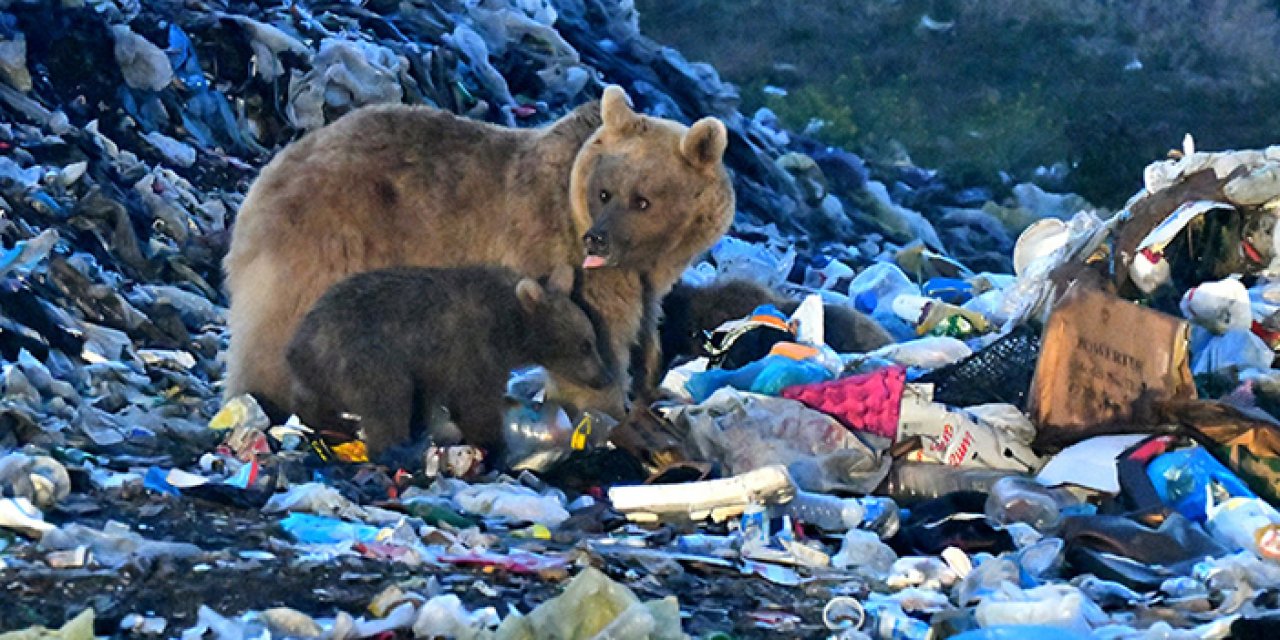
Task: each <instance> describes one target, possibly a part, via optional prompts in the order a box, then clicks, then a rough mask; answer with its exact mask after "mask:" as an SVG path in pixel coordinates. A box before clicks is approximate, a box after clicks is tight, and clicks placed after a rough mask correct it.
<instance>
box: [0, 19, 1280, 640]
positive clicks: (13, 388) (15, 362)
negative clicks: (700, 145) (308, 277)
mask: <svg viewBox="0 0 1280 640" xmlns="http://www.w3.org/2000/svg"><path fill="white" fill-rule="evenodd" d="M2 15H3V20H0V39H2V40H0V110H2V112H3V114H4V117H3V121H2V122H0V196H2V197H3V202H2V203H0V207H3V212H4V215H3V218H2V220H3V222H2V223H0V234H2V237H3V252H2V253H0V279H2V281H3V287H0V310H2V311H3V312H2V313H0V357H2V358H3V360H4V363H3V380H2V384H3V390H4V396H3V400H2V401H0V633H2V632H12V633H11V634H9V633H3V634H2V635H0V638H42V637H58V638H68V639H71V638H76V639H80V638H89V637H90V636H102V635H111V636H133V635H137V636H164V637H174V636H182V637H184V638H193V639H194V638H203V637H212V638H249V637H262V636H263V634H267V633H269V634H271V635H272V636H290V637H326V638H367V637H374V636H386V637H393V636H394V637H457V638H588V637H600V638H649V637H652V638H668V637H687V636H699V637H776V636H778V635H785V636H789V637H790V636H799V637H831V636H835V637H841V638H865V637H870V638H927V637H937V638H941V637H950V636H956V637H967V638H1004V637H1025V636H1027V635H1030V634H1036V635H1038V636H1041V637H1052V638H1057V637H1062V638H1074V637H1090V636H1092V637H1105V638H1129V637H1142V638H1184V637H1185V638H1221V637H1229V636H1234V637H1249V636H1251V635H1254V636H1267V637H1269V636H1268V634H1270V635H1274V633H1275V628H1276V625H1277V624H1280V617H1278V615H1277V613H1276V612H1277V610H1278V609H1280V602H1278V598H1277V595H1278V594H1280V564H1278V563H1280V513H1277V511H1276V509H1275V506H1274V505H1275V503H1276V501H1277V500H1278V499H1280V437H1278V436H1280V434H1278V432H1277V416H1280V377H1278V376H1277V371H1276V370H1275V369H1273V365H1274V363H1275V349H1276V348H1277V346H1278V345H1280V290H1277V288H1276V287H1277V282H1280V280H1277V279H1276V274H1277V271H1276V268H1277V267H1276V259H1277V256H1278V255H1280V251H1277V248H1276V240H1275V233H1274V226H1275V221H1276V216H1277V215H1280V148H1277V147H1272V148H1269V149H1265V150H1255V151H1239V152H1223V153H1204V152H1199V151H1197V150H1195V149H1194V144H1193V143H1192V142H1191V141H1190V139H1188V141H1187V142H1186V143H1185V144H1184V146H1183V149H1181V150H1178V151H1176V152H1174V153H1172V154H1171V156H1170V158H1169V159H1167V160H1161V161H1158V162H1154V163H1152V164H1151V165H1150V166H1149V167H1148V169H1147V171H1146V173H1145V175H1144V176H1143V177H1144V181H1145V188H1144V189H1143V190H1142V191H1141V192H1139V193H1138V194H1136V195H1135V197H1134V199H1133V200H1132V201H1131V202H1130V203H1129V204H1128V206H1126V207H1125V208H1124V209H1123V210H1122V211H1119V212H1115V213H1108V212H1103V211H1097V210H1094V209H1092V208H1091V207H1089V206H1088V203H1085V202H1084V201H1082V200H1081V199H1079V198H1078V197H1076V196H1072V195H1070V194H1052V193H1046V192H1044V191H1043V190H1041V189H1039V188H1038V187H1036V186H1035V185H1032V184H1025V185H1018V186H1016V187H1015V188H1014V189H1013V193H1014V196H1015V197H1014V198H1013V199H1012V200H1009V201H1004V202H992V201H991V196H990V192H987V191H985V190H983V189H981V188H968V189H964V188H958V187H956V186H954V185H948V184H947V183H946V182H945V181H944V180H943V179H942V177H941V176H939V175H937V174H936V173H935V172H931V171H929V170H926V169H921V168H917V167H910V166H901V167H868V166H867V165H866V163H864V162H862V161H861V160H860V159H859V158H858V157H857V156H856V155H854V154H852V153H849V152H846V151H843V150H840V149H835V148H829V147H825V146H823V145H821V144H818V143H816V142H814V141H813V140H812V139H809V138H808V137H806V136H804V135H801V134H796V133H795V132H789V131H786V130H783V129H782V128H780V127H779V126H778V125H777V121H776V118H773V117H772V116H771V114H769V113H768V112H767V111H761V112H759V113H756V114H753V115H752V116H751V117H747V116H744V115H743V114H741V113H739V112H738V110H737V106H738V105H737V96H736V93H735V90H734V88H733V87H732V86H730V85H728V84H725V83H723V82H721V81H720V80H719V79H718V77H717V76H716V73H715V71H714V69H711V68H710V67H708V66H706V65H699V64H693V63H689V62H688V61H686V60H684V59H683V58H682V57H681V56H680V55H679V53H677V52H675V51H673V50H670V49H665V48H661V47H658V46H657V45H655V44H654V43H653V42H651V41H650V40H648V39H646V38H645V37H644V36H642V35H641V34H640V33H639V32H638V29H637V26H636V25H637V20H636V15H635V12H634V9H633V8H632V6H631V3H629V2H606V1H603V0H580V1H574V0H564V1H559V2H551V3H547V2H541V1H539V0H467V1H459V2H425V1H413V0H406V1H404V2H400V3H390V2H371V3H366V4H363V5H355V4H317V5H305V4H302V3H292V2H291V3H286V4H282V5H263V4H252V5H249V4H246V5H234V6H232V5H227V6H222V5H205V4H198V3H196V4H192V3H185V4H183V3H172V2H146V3H136V2H116V1H114V0H89V1H88V2H65V3H58V4H53V3H47V2H33V3H21V4H16V3H15V4H10V5H8V6H7V8H6V9H5V13H3V14H2ZM606 82H609V83H618V84H621V85H623V86H624V87H625V88H626V89H627V90H628V93H629V94H630V95H631V96H632V97H633V98H634V100H635V102H636V106H637V108H639V109H641V110H644V111H646V112H648V113H650V114H652V115H657V116H662V117H668V118H673V119H677V120H681V121H684V122H689V121H690V120H692V119H693V118H695V117H700V116H703V115H714V116H717V117H719V118H721V119H723V120H724V121H725V123H726V124H727V125H728V127H729V131H730V138H731V142H730V146H729V151H728V153H727V163H728V166H729V167H730V169H731V170H732V171H733V174H734V185H735V189H736V191H737V196H738V202H739V208H740V211H739V212H738V218H737V221H736V223H735V225H734V228H733V230H732V232H731V233H730V235H729V236H727V237H726V238H725V239H724V240H722V241H721V242H720V243H718V244H717V245H716V247H715V248H713V249H712V251H710V252H709V254H708V255H707V256H705V259H704V260H700V261H699V262H698V263H697V264H695V265H693V266H692V267H691V268H690V269H689V271H688V272H687V273H686V275H685V283H684V285H683V286H687V287H691V288H693V289H696V290H699V291H701V290H711V288H712V285H715V284H717V283H725V282H735V281H742V280H746V281H750V282H752V283H755V284H757V285H759V286H761V287H764V288H765V289H767V290H772V291H773V292H774V294H775V295H776V296H782V297H784V298H787V299H791V300H792V301H793V302H795V303H796V304H794V305H792V306H791V307H789V308H788V310H787V311H785V312H784V311H783V309H781V308H780V306H779V305H771V304H765V305H762V306H760V307H759V308H756V309H754V310H750V313H744V314H742V316H741V317H735V318H732V319H731V320H730V322H728V323H723V324H721V323H719V322H717V323H716V324H715V326H706V327H697V333H696V336H695V337H696V339H695V340H694V343H695V345H694V346H695V351H696V353H692V354H679V355H677V356H676V357H674V358H673V359H672V367H671V369H670V371H667V372H665V373H666V376H665V378H664V379H663V382H662V390H663V396H662V398H661V399H660V400H659V401H657V402H655V403H654V404H653V405H652V406H649V407H637V408H636V410H635V411H634V412H633V414H632V416H631V417H629V418H628V420H626V421H625V422H623V423H622V424H612V423H610V422H609V421H608V420H607V419H604V418H602V417H600V416H595V415H593V414H591V413H587V414H585V415H584V416H570V415H568V414H567V413H566V412H565V411H564V410H563V409H561V408H559V407H555V406H554V405H552V404H551V403H547V402H543V401H542V400H541V391H542V388H543V386H544V385H545V378H544V376H542V375H540V374H539V372H538V371H536V370H534V371H520V372H517V373H516V374H515V375H513V377H512V379H511V382H510V385H509V389H508V393H509V395H510V396H511V398H512V400H513V401H514V403H513V404H514V408H513V409H512V410H511V411H510V413H509V414H508V416H507V422H508V424H507V437H508V441H509V442H508V445H509V446H508V449H509V452H510V453H509V455H510V458H511V461H512V462H514V463H515V464H514V466H515V468H517V469H519V471H518V472H515V473H513V474H512V475H509V476H508V475H499V474H496V473H493V472H489V471H487V470H486V469H485V463H484V461H483V457H482V455H481V454H480V452H477V451H476V450H474V449H472V448H469V447H445V448H432V449H430V450H428V452H427V455H426V458H425V460H424V461H423V462H424V464H423V467H424V468H423V469H421V470H416V469H415V470H412V471H413V472H412V473H410V472H407V471H405V470H400V469H388V468H385V467H379V466H375V465H371V464H368V463H367V462H365V461H364V460H363V458H364V456H363V453H362V449H361V446H360V443H359V441H351V442H333V441H329V440H326V439H325V438H324V437H321V435H322V434H317V433H315V432H314V431H313V430H311V429H309V428H308V427H307V426H306V425H304V424H301V423H300V422H298V421H296V420H290V421H288V422H286V423H284V424H273V423H272V421H271V420H270V419H269V418H268V417H267V416H266V415H265V414H264V413H263V412H262V410H261V408H260V407H258V405H257V404H256V402H255V401H254V399H253V398H252V397H249V396H241V397H238V398H235V399H232V400H231V401H229V402H227V403H225V404H223V403H222V402H221V400H220V398H219V381H220V377H221V375H222V363H221V354H223V353H224V351H225V347H226V335H225V313H226V299H225V297H224V296H223V294H222V292H221V271H220V260H221V258H222V256H223V255H224V254H225V252H226V248H227V242H228V237H229V236H228V233H227V229H228V228H229V227H230V226H231V225H232V224H234V217H235V212H236V210H237V207H238V204H239V203H240V201H241V199H242V197H243V194H244V192H245V190H246V189H247V186H248V184H249V183H250V182H251V181H252V179H253V177H254V175H255V170H256V168H258V167H260V166H262V164H264V163H265V162H266V160H267V159H268V158H269V157H271V155H272V154H273V153H274V152H275V151H278V150H279V149H280V148H282V147H283V146H284V145H285V144H287V143H288V142H289V141H290V140H292V139H294V138H295V137H296V136H297V135H299V134H301V133H303V132H305V131H309V130H313V129H315V128H317V127H319V126H322V125H323V124H325V123H327V122H331V121H332V120H333V119H334V118H336V117H338V116H340V115H341V114H343V113H345V112H347V111H350V110H351V109H354V108H357V107H360V106H364V105H369V104H375V103H380V102H395V101H404V102H412V103H425V104H431V105H435V106H437V107H440V108H444V109H448V110H450V111H453V112H455V113H459V114H465V115H467V116H469V117H473V118H477V119H483V120H488V121H491V122H495V123H500V124H505V125H509V126H535V125H538V124H542V123H546V122H549V121H551V120H553V119H554V118H555V117H557V116H559V115H561V114H563V113H564V112H566V111H567V110H568V109H570V108H572V107H573V106H574V105H576V104H579V103H581V102H583V101H585V100H587V99H589V98H590V97H592V96H595V95H598V94H599V91H600V89H601V87H602V86H603V85H604V83H606ZM695 295H696V292H695ZM841 310H843V313H845V314H846V315H847V314H849V313H850V312H851V311H852V310H857V311H860V312H862V313H864V314H866V316H868V317H870V318H871V319H872V321H874V323H876V324H877V325H878V326H879V327H880V328H881V329H882V330H883V332H884V333H885V334H886V335H888V336H891V338H892V339H891V341H890V342H889V343H888V344H884V345H883V346H879V347H877V348H872V349H866V350H863V352H858V351H850V350H848V349H842V350H837V349H835V348H833V347H832V345H844V344H856V343H858V341H856V340H847V338H848V337H849V336H842V335H840V333H839V332H841V331H850V329H849V326H850V325H847V324H842V323H840V322H834V321H833V320H836V319H838V318H840V317H842V316H841V315H840V312H841ZM852 326H853V327H854V329H852V330H853V331H866V330H867V326H866V325H858V323H857V322H854V324H853V325H852ZM859 326H861V329H859V328H858V327H859ZM669 355H671V354H669Z"/></svg>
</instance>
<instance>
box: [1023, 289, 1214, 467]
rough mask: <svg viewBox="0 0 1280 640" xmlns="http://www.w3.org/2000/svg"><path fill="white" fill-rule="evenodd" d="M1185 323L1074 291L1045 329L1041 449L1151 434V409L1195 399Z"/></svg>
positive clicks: (1039, 391)
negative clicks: (1136, 433)
mask: <svg viewBox="0 0 1280 640" xmlns="http://www.w3.org/2000/svg"><path fill="white" fill-rule="evenodd" d="M1189 335H1190V329H1189V327H1188V325H1187V323H1186V321H1184V320H1182V319H1179V318H1175V317H1173V316H1170V315H1168V314H1164V313H1160V312H1158V311H1153V310H1151V309H1148V308H1146V307H1142V306H1139V305H1137V304H1135V303H1132V302H1129V301H1127V300H1124V299H1122V298H1118V297H1115V296H1113V295H1110V294H1107V293H1103V292H1101V291H1098V290H1095V289H1075V290H1073V291H1070V292H1068V293H1067V295H1066V296H1064V299H1063V300H1062V301H1061V302H1060V303H1059V304H1058V306H1057V308H1055V309H1054V311H1053V314H1052V315H1051V316H1050V317H1049V322H1048V324H1047V325H1046V326H1045V330H1044V337H1043V339H1042V346H1041V350H1040V359H1039V361H1038V362H1037V363H1036V373H1035V378H1034V380H1033V382H1032V385H1031V403H1030V408H1029V410H1030V413H1031V416H1032V420H1033V421H1034V422H1035V423H1036V427H1037V435H1036V445H1037V447H1038V448H1039V447H1060V446H1066V445H1069V444H1072V443H1074V442H1076V441H1079V440H1082V439H1084V438H1087V437H1089V436H1093V435H1098V434H1101V433H1115V432H1119V431H1145V430H1148V429H1151V428H1154V427H1155V426H1157V425H1153V424H1143V423H1144V421H1147V422H1149V420H1150V419H1149V418H1147V417H1146V416H1150V415H1152V412H1151V411H1149V410H1148V409H1149V407H1150V406H1151V405H1150V403H1152V402H1157V401H1161V400H1169V399H1175V398H1195V394H1196V390H1195V383H1194V381H1193V380H1192V377H1191V367H1190V353H1189V349H1188V345H1187V340H1188V337H1189Z"/></svg>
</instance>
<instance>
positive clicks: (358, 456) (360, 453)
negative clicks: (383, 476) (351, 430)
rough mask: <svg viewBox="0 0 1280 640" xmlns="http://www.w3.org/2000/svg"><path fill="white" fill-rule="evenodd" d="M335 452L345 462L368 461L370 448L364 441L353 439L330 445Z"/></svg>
mask: <svg viewBox="0 0 1280 640" xmlns="http://www.w3.org/2000/svg"><path fill="white" fill-rule="evenodd" d="M329 450H330V451H333V454H334V455H336V456H338V459H339V460H341V461H343V462H368V461H369V450H368V449H366V448H365V446H364V442H363V441H361V440H352V441H351V442H344V443H342V444H339V445H334V446H332V447H329Z"/></svg>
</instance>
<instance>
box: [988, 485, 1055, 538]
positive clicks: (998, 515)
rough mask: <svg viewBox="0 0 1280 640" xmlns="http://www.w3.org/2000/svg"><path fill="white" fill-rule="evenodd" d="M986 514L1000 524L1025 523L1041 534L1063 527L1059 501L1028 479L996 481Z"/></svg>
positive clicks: (1051, 493) (989, 496) (989, 495)
mask: <svg viewBox="0 0 1280 640" xmlns="http://www.w3.org/2000/svg"><path fill="white" fill-rule="evenodd" d="M1059 493H1060V492H1059ZM986 512H987V517H988V518H991V519H992V520H993V521H995V522H997V523H999V524H1008V523H1011V522H1025V523H1027V524H1029V525H1031V526H1032V527H1035V529H1036V531H1039V532H1041V533H1049V532H1053V531H1056V530H1057V529H1058V527H1059V526H1061V525H1062V508H1061V505H1060V500H1059V499H1058V498H1056V497H1055V494H1054V493H1053V492H1051V491H1050V490H1049V489H1047V488H1045V487H1044V486H1042V485H1040V483H1038V482H1036V481H1035V480H1034V479H1031V478H1025V477H1018V476H1010V477H1008V478H1001V479H1000V480H997V481H996V483H995V485H994V486H992V487H991V493H990V494H988V496H987V506H986Z"/></svg>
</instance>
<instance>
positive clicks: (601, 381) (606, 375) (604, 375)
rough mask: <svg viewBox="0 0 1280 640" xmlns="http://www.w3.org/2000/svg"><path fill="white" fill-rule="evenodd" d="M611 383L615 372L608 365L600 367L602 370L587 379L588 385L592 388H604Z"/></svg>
mask: <svg viewBox="0 0 1280 640" xmlns="http://www.w3.org/2000/svg"><path fill="white" fill-rule="evenodd" d="M611 384H613V373H612V372H611V371H609V369H608V368H606V367H600V372H599V373H597V374H596V375H595V376H592V378H591V380H588V381H587V385H588V386H590V387H591V388H592V389H603V388H605V387H607V386H609V385H611Z"/></svg>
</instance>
